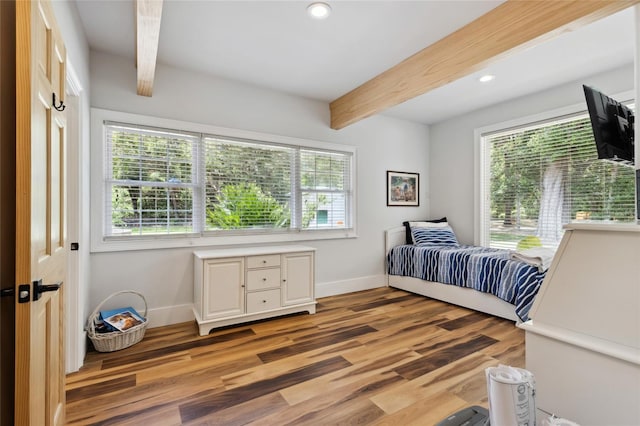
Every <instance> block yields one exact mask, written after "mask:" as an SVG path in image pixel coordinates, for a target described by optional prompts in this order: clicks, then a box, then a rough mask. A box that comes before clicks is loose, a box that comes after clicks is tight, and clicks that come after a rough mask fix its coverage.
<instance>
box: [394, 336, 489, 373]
mask: <svg viewBox="0 0 640 426" xmlns="http://www.w3.org/2000/svg"><path fill="white" fill-rule="evenodd" d="M496 342H497V340H494V339H492V338H490V337H486V336H482V335H480V336H477V337H474V338H473V339H471V340H469V341H467V342H462V343H458V344H456V345H453V346H448V347H445V348H443V349H441V350H439V351H436V352H430V353H429V356H428V357H422V358H420V359H417V360H415V361H412V362H410V363H408V364H405V365H402V366H400V367H397V368H396V369H395V370H394V371H395V372H396V373H398V374H400V375H401V376H402V377H404V378H406V379H407V380H413V379H415V378H416V377H418V376H422V375H424V374H427V373H430V372H431V371H434V370H437V369H438V368H440V367H444V366H445V365H447V364H449V363H450V362H453V361H456V360H458V359H461V358H464V357H466V356H467V355H470V354H472V353H474V352H477V351H479V350H481V349H484V348H486V347H487V346H490V345H493V344H494V343H496Z"/></svg>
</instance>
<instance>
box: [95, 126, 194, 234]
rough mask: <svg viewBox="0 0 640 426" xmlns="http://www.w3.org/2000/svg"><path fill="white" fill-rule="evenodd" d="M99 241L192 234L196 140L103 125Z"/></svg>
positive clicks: (184, 134)
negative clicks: (102, 235) (107, 237)
mask: <svg viewBox="0 0 640 426" xmlns="http://www.w3.org/2000/svg"><path fill="white" fill-rule="evenodd" d="M105 133H106V141H105V148H106V150H107V152H106V154H107V155H106V158H107V159H108V161H107V162H106V164H105V167H106V169H107V173H106V179H105V194H108V195H110V197H108V196H107V197H105V199H106V201H107V202H106V205H105V210H106V216H107V217H108V218H110V220H109V221H108V222H106V228H105V230H104V233H105V235H124V234H130V235H142V234H158V233H161V234H173V233H191V232H194V226H193V208H194V204H193V199H194V193H195V192H196V191H197V190H198V186H197V182H196V179H195V178H196V169H195V167H194V158H195V156H196V149H197V143H198V139H197V138H196V137H195V136H192V135H188V134H186V133H182V134H181V133H175V132H171V131H166V130H157V129H149V128H145V127H132V126H130V125H125V124H119V123H105Z"/></svg>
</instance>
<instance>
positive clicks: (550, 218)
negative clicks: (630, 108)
mask: <svg viewBox="0 0 640 426" xmlns="http://www.w3.org/2000/svg"><path fill="white" fill-rule="evenodd" d="M483 140H484V141H483V142H484V144H485V146H486V149H488V153H489V159H490V161H489V164H488V167H487V169H486V170H485V173H487V176H488V179H487V181H488V182H489V183H488V185H487V187H486V188H485V191H487V193H486V194H487V198H488V200H489V203H488V206H487V207H488V209H489V211H488V214H487V217H488V218H489V219H488V223H486V224H485V226H487V231H488V233H489V235H490V245H491V246H493V247H507V248H515V247H516V245H517V243H518V241H520V240H522V239H523V238H525V237H528V236H535V237H537V238H538V239H539V240H540V241H541V242H542V244H543V245H547V246H554V245H557V244H558V243H559V241H560V238H561V236H562V232H563V230H562V226H563V225H564V224H566V223H569V222H571V221H575V220H607V221H615V222H632V221H634V218H635V206H634V199H635V196H634V194H635V183H634V182H635V181H634V179H635V177H634V170H633V168H631V167H628V166H625V165H622V164H617V163H613V162H610V161H603V160H598V159H597V153H596V146H595V142H594V139H593V133H592V130H591V124H590V122H589V119H588V117H584V116H580V117H573V118H570V119H563V120H557V121H555V122H548V123H543V124H539V125H533V126H528V127H526V128H522V129H513V130H510V131H508V132H504V133H500V134H495V135H487V136H484V137H483Z"/></svg>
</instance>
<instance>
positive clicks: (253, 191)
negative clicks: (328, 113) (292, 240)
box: [105, 123, 352, 236]
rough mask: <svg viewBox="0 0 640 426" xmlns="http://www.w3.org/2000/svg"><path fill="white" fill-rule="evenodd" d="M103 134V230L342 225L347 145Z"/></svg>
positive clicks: (161, 133) (115, 127)
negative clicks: (326, 147)
mask: <svg viewBox="0 0 640 426" xmlns="http://www.w3.org/2000/svg"><path fill="white" fill-rule="evenodd" d="M105 134H106V142H107V143H106V144H105V146H106V151H107V155H106V158H107V161H106V162H105V169H106V170H105V171H106V173H105V176H106V179H105V185H106V192H105V193H106V194H110V203H108V205H107V206H105V209H106V213H107V214H106V217H107V218H108V220H107V221H106V224H105V235H108V236H109V235H110V236H121V235H145V234H191V233H202V232H225V231H245V232H251V231H252V230H253V231H255V230H267V231H270V232H273V231H276V232H278V231H279V232H282V231H288V230H291V229H316V228H324V229H332V228H347V227H349V226H350V218H349V210H350V207H349V204H350V203H351V194H350V193H351V189H350V182H351V175H350V173H351V168H350V165H351V161H352V160H351V156H352V154H350V153H345V152H332V151H321V150H310V149H307V148H304V147H299V146H289V145H280V144H273V143H265V142H261V141H254V140H242V139H233V138H227V137H219V136H211V135H201V134H190V133H187V132H184V133H182V132H178V131H172V130H166V129H155V128H146V127H142V126H131V125H125V124H119V123H105ZM319 209H320V210H321V211H322V220H320V221H318V220H317V217H318V210H319Z"/></svg>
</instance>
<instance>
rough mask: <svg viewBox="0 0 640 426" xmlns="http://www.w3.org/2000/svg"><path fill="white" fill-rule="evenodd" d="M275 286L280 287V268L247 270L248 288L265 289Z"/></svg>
mask: <svg viewBox="0 0 640 426" xmlns="http://www.w3.org/2000/svg"><path fill="white" fill-rule="evenodd" d="M274 287H280V268H266V269H253V270H249V271H247V290H249V291H252V290H264V289H266V288H274Z"/></svg>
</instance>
